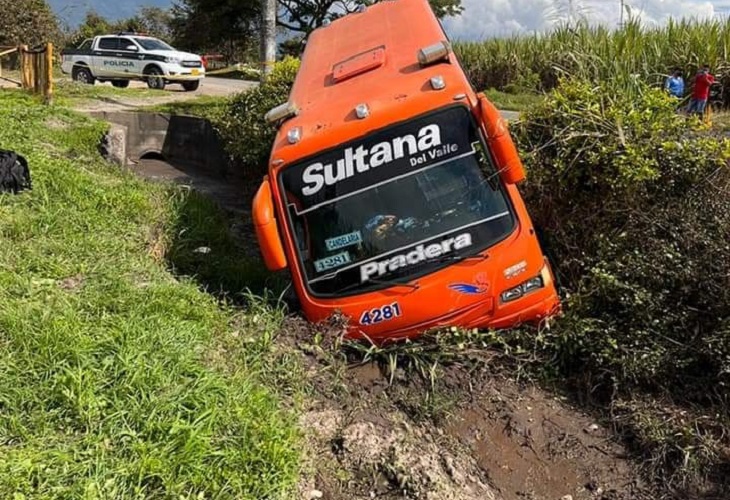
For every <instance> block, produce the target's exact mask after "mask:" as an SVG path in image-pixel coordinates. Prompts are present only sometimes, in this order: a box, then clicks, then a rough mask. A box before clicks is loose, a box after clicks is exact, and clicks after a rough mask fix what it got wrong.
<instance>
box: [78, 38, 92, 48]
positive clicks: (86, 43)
mask: <svg viewBox="0 0 730 500" xmlns="http://www.w3.org/2000/svg"><path fill="white" fill-rule="evenodd" d="M92 42H93V39H91V38H87V39H86V40H84V41H83V42H81V45H79V46H78V48H79V49H80V50H91V43H92Z"/></svg>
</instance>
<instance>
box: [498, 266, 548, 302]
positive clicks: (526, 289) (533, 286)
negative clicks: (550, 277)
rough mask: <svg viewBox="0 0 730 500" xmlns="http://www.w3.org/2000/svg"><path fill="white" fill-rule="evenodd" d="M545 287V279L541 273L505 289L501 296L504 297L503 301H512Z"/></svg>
mask: <svg viewBox="0 0 730 500" xmlns="http://www.w3.org/2000/svg"><path fill="white" fill-rule="evenodd" d="M543 287H545V281H543V279H542V273H540V274H538V275H537V276H535V277H534V278H530V279H529V280H527V281H524V282H522V283H520V284H519V285H517V286H516V287H514V288H510V289H509V290H505V291H504V292H502V295H500V298H501V299H502V302H512V301H513V300H517V299H519V298H520V297H522V296H523V295H527V294H528V293H530V292H534V291H535V290H539V289H540V288H543Z"/></svg>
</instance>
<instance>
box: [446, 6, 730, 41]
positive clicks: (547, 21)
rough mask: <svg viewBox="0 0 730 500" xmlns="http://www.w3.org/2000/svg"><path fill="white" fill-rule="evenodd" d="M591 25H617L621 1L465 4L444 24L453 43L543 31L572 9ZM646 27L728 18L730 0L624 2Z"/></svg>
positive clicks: (563, 17)
mask: <svg viewBox="0 0 730 500" xmlns="http://www.w3.org/2000/svg"><path fill="white" fill-rule="evenodd" d="M571 3H572V4H573V12H574V13H575V14H576V15H577V14H583V15H585V16H586V18H587V19H588V20H590V21H592V22H600V23H603V24H608V25H613V26H615V25H617V24H618V22H619V16H620V12H621V0H462V5H463V6H464V13H463V14H462V15H461V16H458V17H454V18H448V19H446V20H444V28H445V29H446V31H447V33H448V35H449V38H451V39H452V40H478V39H482V38H487V37H492V36H503V35H509V34H512V33H517V32H523V33H524V32H532V31H543V30H545V29H548V28H550V26H551V25H552V24H554V23H555V22H556V21H557V20H558V19H560V18H562V19H565V16H566V15H567V13H568V12H569V10H570V9H569V5H570V4H571ZM625 3H626V4H628V5H629V8H630V9H631V11H632V13H633V14H635V15H637V16H639V17H640V18H641V19H642V21H643V22H644V23H646V24H658V23H662V22H665V21H666V20H667V19H668V18H669V17H676V18H681V17H692V16H697V17H712V16H713V15H717V16H725V17H726V16H727V15H728V14H729V13H730V0H625Z"/></svg>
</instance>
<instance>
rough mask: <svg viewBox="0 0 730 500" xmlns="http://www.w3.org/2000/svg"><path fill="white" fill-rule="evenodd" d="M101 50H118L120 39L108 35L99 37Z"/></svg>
mask: <svg viewBox="0 0 730 500" xmlns="http://www.w3.org/2000/svg"><path fill="white" fill-rule="evenodd" d="M99 49H100V50H118V49H119V39H118V38H116V37H107V38H101V39H99Z"/></svg>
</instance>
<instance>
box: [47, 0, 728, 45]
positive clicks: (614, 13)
mask: <svg viewBox="0 0 730 500" xmlns="http://www.w3.org/2000/svg"><path fill="white" fill-rule="evenodd" d="M173 1H174V0H116V1H110V0H49V2H50V4H51V6H52V7H53V8H54V10H55V11H56V12H57V13H58V14H60V15H61V17H62V18H64V20H66V21H68V22H69V23H70V24H72V25H73V24H76V23H78V22H79V21H80V20H81V19H82V18H83V15H84V13H85V12H86V11H87V10H88V9H89V8H93V9H95V10H96V11H97V12H98V13H99V14H101V15H103V16H105V17H109V18H124V17H130V16H132V15H133V14H134V13H135V12H136V11H137V9H138V8H139V7H140V6H142V5H158V6H160V7H167V6H169V5H171V4H172V3H173ZM624 1H625V3H626V4H628V5H629V8H630V9H631V10H632V12H633V13H634V14H636V15H638V16H639V17H640V18H641V19H642V20H643V21H644V22H645V23H647V24H654V23H661V22H663V21H666V19H668V18H669V17H671V16H673V17H687V16H698V17H712V16H713V15H724V16H727V15H728V14H730V0H624ZM570 4H572V5H573V12H574V13H575V14H576V15H577V14H583V15H585V16H586V17H587V18H588V19H589V20H591V21H593V22H601V23H604V24H608V25H612V26H615V25H617V24H618V21H619V12H620V10H621V9H620V6H621V0H462V5H463V6H464V7H465V9H464V13H463V14H462V15H461V16H456V17H453V18H447V19H445V20H444V27H445V28H446V31H447V33H448V35H449V38H451V39H452V40H478V39H482V38H487V37H492V36H504V35H510V34H513V33H520V32H522V33H524V32H532V31H543V30H546V29H549V28H550V26H551V25H552V24H554V23H555V22H556V21H558V20H559V19H560V18H562V19H565V16H566V15H567V14H568V12H569V10H570V9H569V5H570Z"/></svg>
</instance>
